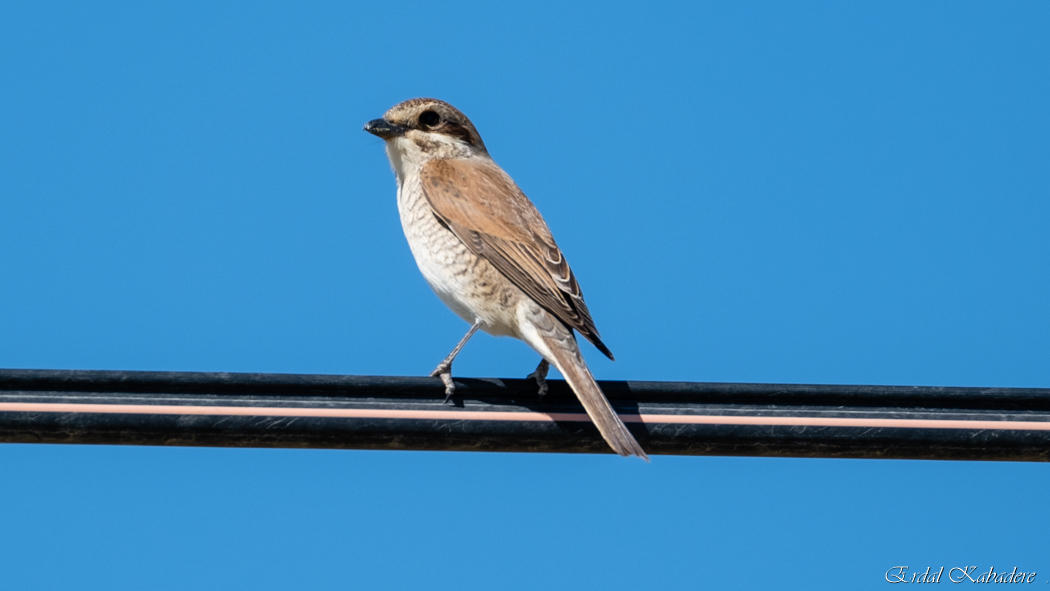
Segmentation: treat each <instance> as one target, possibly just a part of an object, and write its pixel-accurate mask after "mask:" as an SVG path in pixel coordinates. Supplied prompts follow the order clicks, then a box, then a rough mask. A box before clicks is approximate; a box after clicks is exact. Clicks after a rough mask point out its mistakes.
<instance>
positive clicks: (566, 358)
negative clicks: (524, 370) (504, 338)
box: [530, 323, 649, 462]
mask: <svg viewBox="0 0 1050 591" xmlns="http://www.w3.org/2000/svg"><path fill="white" fill-rule="evenodd" d="M559 324H560V323H559ZM558 328H559V329H562V330H555V331H549V332H548V331H538V333H539V334H537V335H535V336H536V337H538V338H539V340H540V341H541V342H542V344H543V345H544V348H545V349H546V351H542V350H539V349H540V348H539V347H535V346H534V348H536V349H537V350H538V351H539V353H540V354H541V355H543V356H544V357H545V358H546V359H547V361H549V362H551V363H552V364H554V367H557V368H558V371H560V372H561V375H562V376H564V377H565V381H567V382H569V386H571V387H572V390H573V392H576V396H577V397H578V398H579V399H580V402H582V403H583V408H584V409H586V410H587V414H588V415H589V416H590V417H591V420H592V421H594V424H595V425H597V426H598V431H600V432H601V434H602V437H604V438H605V441H606V442H608V443H609V446H610V447H612V448H613V451H615V452H616V453H618V454H620V455H621V456H638V457H640V458H642V459H643V460H645V461H647V462H648V461H649V456H647V455H646V454H645V450H644V449H642V446H641V445H639V443H638V441H637V440H636V439H635V438H634V435H631V432H630V431H628V430H627V427H626V426H625V425H624V424H623V421H621V420H620V417H619V416H617V414H616V411H615V410H613V407H612V405H610V404H609V400H608V399H607V398H606V397H605V394H603V393H602V391H601V388H599V387H598V384H597V383H596V382H595V381H594V376H592V375H591V370H590V369H588V368H587V364H586V363H584V361H583V356H582V355H581V354H580V347H579V345H578V344H577V343H576V338H575V337H574V336H573V334H572V332H571V331H570V330H569V329H568V328H566V327H564V326H560V325H559V326H558ZM530 340H531V339H530ZM530 344H531V343H530Z"/></svg>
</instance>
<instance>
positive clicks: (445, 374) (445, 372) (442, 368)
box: [430, 361, 456, 404]
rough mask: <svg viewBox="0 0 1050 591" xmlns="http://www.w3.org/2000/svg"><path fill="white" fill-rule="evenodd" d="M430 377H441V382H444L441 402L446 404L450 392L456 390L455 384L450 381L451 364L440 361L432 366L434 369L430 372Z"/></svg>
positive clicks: (450, 395) (449, 397) (450, 396)
mask: <svg viewBox="0 0 1050 591" xmlns="http://www.w3.org/2000/svg"><path fill="white" fill-rule="evenodd" d="M430 377H432V378H441V383H443V384H445V401H444V402H442V403H441V404H448V401H449V400H450V399H451V398H452V394H453V393H454V392H455V391H456V384H454V383H453V382H452V364H451V363H448V362H447V361H442V362H441V363H439V364H438V366H437V367H435V368H434V371H432V372H430Z"/></svg>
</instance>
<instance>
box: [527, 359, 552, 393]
mask: <svg viewBox="0 0 1050 591" xmlns="http://www.w3.org/2000/svg"><path fill="white" fill-rule="evenodd" d="M550 368H551V364H550V363H548V362H547V360H546V359H540V365H539V366H538V367H537V368H536V371H534V372H532V373H530V374H529V375H527V376H525V379H526V380H527V379H530V378H531V379H534V380H536V385H537V386H539V387H540V398H543V396H544V395H545V394H547V372H548V371H550Z"/></svg>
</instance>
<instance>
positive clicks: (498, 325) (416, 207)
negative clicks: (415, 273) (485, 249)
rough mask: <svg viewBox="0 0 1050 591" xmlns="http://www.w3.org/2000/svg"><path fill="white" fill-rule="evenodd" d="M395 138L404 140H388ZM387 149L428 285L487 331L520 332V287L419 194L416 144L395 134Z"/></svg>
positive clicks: (401, 207)
mask: <svg viewBox="0 0 1050 591" xmlns="http://www.w3.org/2000/svg"><path fill="white" fill-rule="evenodd" d="M394 142H400V143H401V144H402V145H400V146H398V145H391V144H393V143H394ZM405 144H408V145H405ZM399 148H400V149H399ZM387 153H388V155H389V156H390V163H391V165H392V166H393V168H394V173H395V174H396V175H397V185H398V190H397V209H398V212H399V213H400V216H401V228H402V229H403V230H404V232H405V238H406V239H407V240H408V246H409V248H410V249H411V250H412V256H413V257H415V259H416V265H417V266H418V267H419V271H420V272H421V273H422V274H423V278H424V279H426V281H427V283H428V284H429V285H430V288H431V289H433V290H434V293H435V294H437V296H438V298H440V299H441V301H442V302H444V303H445V305H446V306H448V307H449V308H450V309H451V310H452V311H453V312H455V313H456V315H457V316H459V317H460V318H462V319H463V320H465V321H467V322H469V323H471V324H473V323H474V321H475V320H476V319H480V320H481V321H482V329H483V330H485V331H486V332H488V333H490V334H494V335H501V336H520V335H519V334H518V333H519V331H518V327H517V325H518V319H517V313H516V310H515V308H516V306H517V304H518V302H519V300H520V299H521V297H520V296H522V295H523V294H522V292H521V291H520V290H519V289H518V288H517V287H515V286H514V285H513V284H511V283H510V282H509V281H508V280H507V279H506V278H504V277H503V276H502V275H501V274H500V273H499V271H497V270H496V269H495V268H494V267H493V266H492V265H490V264H489V263H488V261H486V260H484V259H481V258H479V257H478V256H477V255H475V254H474V253H472V252H471V251H470V250H469V249H468V248H467V247H466V246H465V245H464V244H463V242H462V241H461V240H460V239H459V238H458V237H457V236H456V235H455V234H453V233H452V232H451V231H450V230H449V229H448V228H447V227H446V226H445V225H444V224H442V223H441V222H440V221H439V220H438V218H437V216H435V215H434V212H433V210H432V209H431V207H430V204H429V203H427V200H426V196H425V195H424V194H423V187H422V184H421V181H420V174H419V173H420V169H421V167H422V165H423V159H422V158H421V154H419V151H418V148H417V147H416V146H415V144H414V143H413V142H411V141H410V140H407V139H404V138H397V139H395V140H393V141H392V142H390V143H388V145H387Z"/></svg>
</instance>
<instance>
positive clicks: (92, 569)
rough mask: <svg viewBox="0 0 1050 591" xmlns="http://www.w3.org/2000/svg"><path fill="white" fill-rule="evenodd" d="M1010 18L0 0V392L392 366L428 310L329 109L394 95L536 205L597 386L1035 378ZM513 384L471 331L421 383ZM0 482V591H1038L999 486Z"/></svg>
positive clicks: (474, 464)
mask: <svg viewBox="0 0 1050 591" xmlns="http://www.w3.org/2000/svg"><path fill="white" fill-rule="evenodd" d="M1047 30H1050V6H1048V5H1046V4H1045V3H1037V2H1027V3H1025V2H1019V3H1011V4H994V3H970V2H926V3H921V4H917V3H908V2H887V3H867V4H860V3H847V4H843V3H832V2H828V3H792V4H790V5H788V4H782V3H751V2H733V3H724V4H701V3H682V4H677V5H665V6H660V7H643V6H640V5H630V4H622V5H617V4H609V3H592V4H584V3H577V4H574V5H573V6H572V7H567V6H563V5H561V4H558V3H550V4H541V3H530V4H528V5H522V6H495V5H492V4H488V3H478V4H473V3H469V2H468V3H442V4H434V3H414V2H403V3H399V4H397V5H389V4H383V3H372V4H369V5H363V4H354V3H322V2H316V3H298V4H296V3H288V4H279V3H265V4H260V3H241V4H234V3H225V4H219V3H197V4H193V3H181V4H179V5H178V6H168V7H164V6H156V5H154V4H148V5H146V4H140V3H127V4H117V3H97V4H95V5H90V6H89V5H83V4H79V3H32V4H27V5H24V6H7V7H5V8H3V9H2V11H0V367H9V368H56V369H143V370H188V371H258V372H302V373H339V374H370V375H423V374H425V373H427V372H429V371H430V370H431V369H432V368H433V366H434V365H436V364H437V362H438V361H440V360H441V358H442V357H443V356H444V355H445V354H446V353H447V352H448V350H449V349H450V348H451V347H452V345H454V344H455V342H456V341H457V340H458V339H459V337H460V336H461V335H462V333H463V332H464V330H465V329H466V325H465V324H464V323H463V322H462V321H460V320H459V319H458V318H456V317H455V316H454V315H453V314H452V313H451V312H449V311H447V310H446V309H445V308H444V307H443V306H442V304H441V303H440V302H439V301H438V300H437V298H436V297H434V296H433V294H432V293H430V291H429V289H428V288H427V286H426V284H425V283H424V281H423V279H422V278H421V276H420V275H419V273H418V272H417V270H416V268H415V265H414V263H413V261H412V258H411V254H410V253H409V250H408V247H407V245H406V244H405V242H404V238H403V236H402V234H401V229H400V224H399V222H398V219H397V212H396V206H395V202H394V180H393V175H392V173H391V172H390V169H389V165H388V164H387V162H386V158H385V155H384V154H383V149H382V142H381V141H380V140H379V139H377V138H375V137H372V136H370V135H368V134H366V133H364V132H362V131H361V125H362V124H363V123H364V122H365V121H367V120H369V119H372V118H375V117H377V116H380V115H381V114H382V113H383V112H384V111H385V110H386V109H387V108H388V107H390V106H391V105H393V104H394V103H396V102H399V101H401V100H404V99H407V98H411V97H416V96H433V97H437V98H442V99H445V100H448V101H449V102H451V103H453V104H454V105H456V106H458V107H459V108H460V109H462V110H463V111H464V112H466V113H467V114H468V115H469V116H470V117H471V118H472V119H473V121H474V123H475V124H476V125H477V126H478V128H479V130H480V131H481V133H482V136H483V137H484V139H485V142H486V144H487V145H488V147H489V149H490V151H491V153H492V154H493V156H494V157H495V159H496V160H497V162H499V163H500V164H501V165H502V166H503V167H504V168H505V169H506V170H507V171H508V172H509V173H510V174H511V175H512V176H513V177H514V178H515V179H516V180H517V181H518V183H519V185H521V187H522V188H523V189H524V190H525V192H526V193H527V194H528V195H529V196H530V197H531V198H532V199H533V201H534V202H535V203H536V204H537V206H538V207H539V208H540V210H541V211H542V212H543V214H544V216H545V217H546V219H547V222H548V224H549V225H550V227H551V229H552V230H553V232H554V234H555V236H556V237H557V238H558V242H559V244H560V245H561V246H562V248H563V250H564V251H565V252H566V254H567V256H568V259H569V261H570V262H571V263H572V264H573V268H574V270H575V271H576V274H577V276H578V278H579V280H580V282H581V284H582V286H583V288H584V292H585V294H586V296H587V302H588V304H589V306H590V308H591V311H592V313H593V315H594V317H595V320H596V322H597V324H598V327H599V329H600V330H601V333H602V336H603V338H604V339H605V341H606V342H607V343H608V345H609V346H610V348H611V349H612V350H613V351H614V352H615V353H616V356H617V361H616V362H615V363H613V362H610V361H608V360H605V359H604V358H603V357H602V356H601V355H600V354H599V353H598V352H597V351H596V350H594V349H593V348H589V346H588V348H587V349H586V350H585V355H586V356H587V358H588V360H589V362H590V364H591V367H592V369H593V371H594V373H595V374H596V375H597V376H598V378H599V379H633V380H686V381H727V382H782V383H840V384H903V385H953V386H1018V387H1048V386H1050V336H1048V335H1050V306H1048V302H1050V274H1048V270H1050V238H1048V233H1047V227H1048V226H1050V110H1048V109H1047V108H1046V105H1047V104H1050V38H1048V36H1047V34H1046V31H1047ZM536 360H537V359H536V356H535V354H534V353H532V352H531V351H530V350H529V349H528V348H527V347H526V346H524V345H523V344H521V343H518V342H515V341H512V340H506V339H495V338H492V337H489V336H487V335H482V336H479V337H476V338H475V340H474V341H472V342H471V343H470V344H469V345H468V346H467V348H466V349H465V350H464V353H463V354H462V355H461V357H460V358H459V359H458V360H457V362H456V372H457V373H458V374H459V375H463V376H498V377H520V376H524V375H525V374H527V373H529V372H530V371H532V369H533V368H534V366H535V364H536ZM0 474H2V475H3V476H2V478H3V480H2V482H3V486H2V487H0V506H2V507H4V509H3V511H2V513H0V515H3V532H4V535H2V536H0V581H2V582H3V586H4V587H10V588H37V589H143V588H148V589H185V588H202V589H207V588H222V589H230V588H239V589H287V588H314V589H353V588H390V589H396V588H423V587H426V588H431V589H453V588H454V589H464V588H466V589H492V588H500V589H535V588H550V589H588V588H628V587H630V588H646V587H652V586H657V585H661V586H664V587H667V588H720V589H753V588H785V589H788V588H794V589H842V588H856V589H866V588H877V587H885V586H886V585H887V583H886V582H885V581H884V580H883V575H884V573H885V571H886V570H887V569H889V568H891V567H893V566H896V565H911V566H912V567H913V568H915V567H919V568H922V569H924V568H925V567H926V566H931V565H932V566H934V567H935V569H936V568H937V567H939V566H941V565H945V566H947V567H948V568H951V567H952V566H963V565H971V564H972V565H978V566H979V567H980V568H982V569H985V570H986V569H987V568H989V567H995V568H996V569H997V570H999V569H1000V568H1005V569H1007V570H1009V569H1010V568H1012V567H1013V566H1017V567H1018V570H1029V571H1031V570H1036V571H1039V572H1041V573H1046V575H1047V578H1046V579H1045V580H1050V556H1048V555H1047V553H1046V551H1045V550H1046V548H1047V543H1046V532H1047V531H1048V529H1050V513H1048V511H1047V509H1046V506H1047V505H1046V491H1047V489H1048V485H1050V473H1048V471H1047V469H1046V466H1043V465H1034V464H995V463H985V462H951V463H937V462H916V461H910V462H905V461H852V460H849V461H848V460H799V459H762V458H674V457H662V456H658V457H654V460H653V462H652V464H651V465H645V464H644V463H643V462H639V461H637V460H624V459H621V458H618V457H612V456H556V455H522V454H452V453H405V452H355V451H301V450H226V449H164V448H134V447H128V448H117V447H87V446H29V445H4V446H0ZM1040 576H1042V575H1040Z"/></svg>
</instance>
